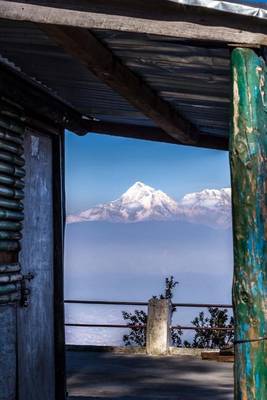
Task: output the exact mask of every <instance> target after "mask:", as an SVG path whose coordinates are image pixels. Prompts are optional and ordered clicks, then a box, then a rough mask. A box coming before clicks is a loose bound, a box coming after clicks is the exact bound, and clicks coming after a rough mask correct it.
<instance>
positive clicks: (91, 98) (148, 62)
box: [0, 21, 230, 136]
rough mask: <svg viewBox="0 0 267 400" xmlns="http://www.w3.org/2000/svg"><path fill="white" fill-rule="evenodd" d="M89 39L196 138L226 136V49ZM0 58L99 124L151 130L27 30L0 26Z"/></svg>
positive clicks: (105, 36) (137, 38) (112, 36)
mask: <svg viewBox="0 0 267 400" xmlns="http://www.w3.org/2000/svg"><path fill="white" fill-rule="evenodd" d="M94 33H95V34H96V35H97V36H98V37H99V38H100V39H101V40H102V41H103V42H105V43H106V45H107V46H108V47H109V48H111V49H112V51H114V53H115V54H116V55H117V56H118V57H120V58H121V60H122V61H123V63H125V64H126V65H127V66H128V67H129V68H130V69H131V70H133V71H134V72H135V73H136V74H138V75H139V76H141V77H142V79H144V80H145V81H147V82H148V84H149V85H151V87H152V88H153V89H154V90H155V91H157V92H158V93H159V94H160V96H162V97H163V98H164V99H166V100H167V101H169V102H170V103H172V105H173V106H174V108H176V109H177V110H179V111H180V112H181V113H182V114H183V115H184V116H186V117H187V118H188V119H189V120H190V121H191V122H192V123H193V124H195V125H196V126H198V127H199V129H200V130H201V131H202V132H207V133H210V134H211V135H223V136H228V130H229V99H230V76H229V74H230V68H229V51H228V50H227V49H226V48H216V47H215V46H216V45H214V44H213V45H212V44H211V45H209V46H207V47H205V48H204V47H198V46H190V45H188V44H187V42H184V43H183V44H181V41H177V40H175V39H172V38H166V37H164V38H163V37H158V36H151V35H143V34H132V33H123V32H116V33H114V32H111V31H95V32H94ZM0 55H1V56H2V57H6V58H7V59H8V60H10V61H11V62H12V63H14V64H15V65H17V66H19V67H20V68H21V70H22V71H23V72H25V73H27V74H28V75H29V76H31V77H33V78H34V79H36V80H38V81H40V82H42V83H43V84H45V85H46V86H47V87H49V88H51V89H52V90H53V91H54V92H56V93H57V94H58V95H59V96H60V97H61V98H63V99H64V100H66V101H68V102H69V103H71V104H72V105H73V106H74V107H75V108H77V109H78V110H80V111H81V112H82V113H83V114H86V115H90V116H94V117H95V118H97V119H99V120H102V121H110V122H117V123H122V122H123V123H128V124H136V125H144V126H154V124H153V122H152V121H151V120H150V119H148V118H146V117H145V116H143V115H142V114H141V113H140V112H139V111H137V110H136V109H135V108H134V107H132V106H131V105H130V104H129V103H128V102H127V101H126V100H124V99H123V98H122V97H121V96H119V95H118V94H117V93H114V91H112V90H111V89H110V88H109V87H107V86H106V85H105V84H103V83H102V82H100V81H99V80H98V79H96V78H95V77H94V76H93V75H92V74H91V73H90V72H88V70H87V69H86V68H85V67H84V66H83V65H81V64H80V63H79V62H78V61H76V60H75V59H73V58H72V57H70V56H69V55H67V54H66V53H65V52H64V51H63V50H62V49H60V48H59V47H57V46H56V45H55V44H54V43H53V42H52V41H51V40H50V39H49V38H48V37H47V36H46V35H45V34H44V33H43V32H41V31H40V30H39V29H38V27H37V26H35V25H33V24H29V23H19V22H17V23H16V22H11V21H5V22H4V21H1V24H0Z"/></svg>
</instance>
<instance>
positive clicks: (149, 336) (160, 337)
mask: <svg viewBox="0 0 267 400" xmlns="http://www.w3.org/2000/svg"><path fill="white" fill-rule="evenodd" d="M171 309H172V308H171V302H170V300H167V299H153V298H152V299H150V300H149V303H148V318H147V333H146V351H147V354H149V355H166V354H168V352H169V347H170V337H171V334H170V326H171Z"/></svg>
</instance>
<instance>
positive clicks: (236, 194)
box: [230, 48, 267, 400]
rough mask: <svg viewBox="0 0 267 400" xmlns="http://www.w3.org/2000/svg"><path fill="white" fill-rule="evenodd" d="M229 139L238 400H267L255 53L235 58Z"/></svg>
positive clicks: (261, 132)
mask: <svg viewBox="0 0 267 400" xmlns="http://www.w3.org/2000/svg"><path fill="white" fill-rule="evenodd" d="M232 79H233V117H232V133H231V139H230V164H231V178H232V204H233V235H234V280H233V303H234V315H235V341H236V343H235V400H241V399H242V400H266V399H267V341H266V340H264V339H263V338H265V337H266V336H267V297H266V295H267V265H266V264H267V262H266V238H267V220H266V217H267V213H266V211H267V210H266V198H267V197H266V196H267V193H266V184H267V181H266V178H267V176H266V159H267V158H266V155H267V113H266V111H267V108H266V106H265V101H266V99H267V96H266V93H265V92H266V88H267V84H266V83H265V80H266V66H265V62H264V60H263V59H262V58H261V57H258V56H257V55H256V53H255V52H254V51H253V50H251V49H241V48H240V49H239V48H237V49H235V50H234V51H233V52H232Z"/></svg>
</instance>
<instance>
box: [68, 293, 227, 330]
mask: <svg viewBox="0 0 267 400" xmlns="http://www.w3.org/2000/svg"><path fill="white" fill-rule="evenodd" d="M64 303H65V304H88V305H115V306H139V307H141V306H142V307H144V306H147V305H148V302H145V301H106V300H65V301H64ZM172 304H173V306H174V307H175V308H179V307H188V308H223V309H224V308H227V309H229V308H230V309H232V308H233V306H232V305H230V304H209V303H203V304H200V303H172ZM65 326H72V327H84V328H135V329H138V328H140V329H142V328H145V327H146V325H144V324H87V323H70V322H66V323H65ZM171 329H173V330H176V329H181V330H200V331H228V332H231V331H233V329H234V327H228V328H225V327H196V326H187V325H186V326H183V325H176V326H171Z"/></svg>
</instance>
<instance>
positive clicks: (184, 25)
mask: <svg viewBox="0 0 267 400" xmlns="http://www.w3.org/2000/svg"><path fill="white" fill-rule="evenodd" d="M31 1H32V0H31ZM59 3H60V2H59ZM102 3H103V2H102ZM109 3H111V4H109ZM145 3H146V2H145V1H144V5H143V10H139V12H138V13H137V14H135V13H134V11H133V14H132V15H126V13H125V10H124V13H123V10H121V8H123V7H122V5H121V6H120V7H119V8H118V7H117V8H116V7H115V8H114V6H112V1H110V2H108V1H107V4H106V6H105V7H104V8H103V4H102V6H101V4H100V5H99V7H98V5H97V1H92V2H91V1H90V2H87V3H86V4H87V5H86V8H84V10H83V11H79V10H73V9H64V8H58V7H49V6H42V5H39V4H29V2H28V1H25V2H20V3H19V2H16V1H7V0H0V18H3V19H9V20H15V21H28V22H36V23H40V24H48V25H61V26H72V27H78V28H87V29H105V30H115V31H123V32H135V33H138V32H139V33H147V34H155V35H161V36H168V37H175V38H177V39H189V40H192V41H193V40H196V41H197V40H200V41H216V42H221V43H224V44H228V43H230V44H231V43H233V44H238V45H240V44H243V45H247V46H252V47H253V46H261V45H262V46H267V32H266V21H265V20H261V19H260V18H258V19H256V18H253V17H248V16H239V15H231V14H227V13H222V12H218V11H214V10H199V9H198V8H197V7H191V8H190V6H187V7H184V6H183V7H181V6H179V5H178V4H177V5H175V4H174V3H173V4H172V5H173V7H172V9H169V7H168V3H169V2H166V3H165V4H166V6H165V7H162V12H161V9H160V11H159V10H156V11H157V12H156V14H155V9H157V7H156V8H155V7H154V5H153V6H152V8H151V9H149V8H148V5H147V4H145ZM78 4H79V3H78ZM83 4H84V3H83ZM61 7H62V4H61ZM125 7H126V5H124V8H125ZM88 10H90V11H88ZM129 11H131V10H130V9H129ZM128 14H129V12H128Z"/></svg>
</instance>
